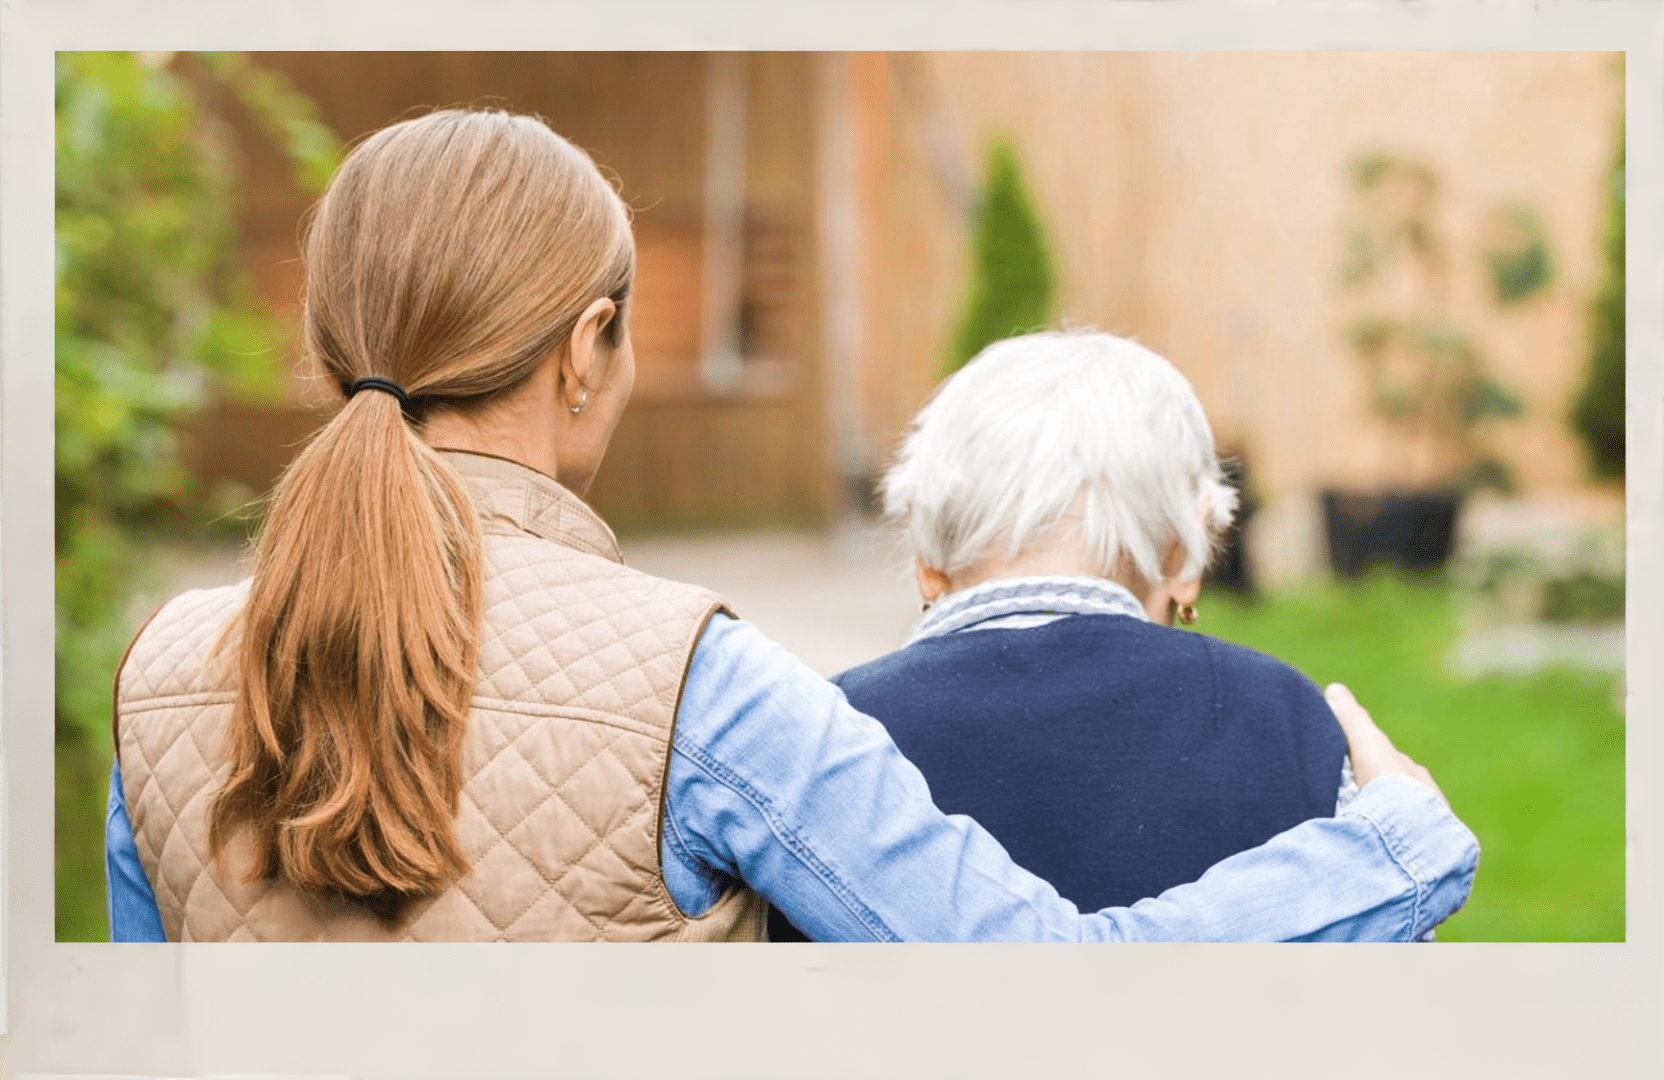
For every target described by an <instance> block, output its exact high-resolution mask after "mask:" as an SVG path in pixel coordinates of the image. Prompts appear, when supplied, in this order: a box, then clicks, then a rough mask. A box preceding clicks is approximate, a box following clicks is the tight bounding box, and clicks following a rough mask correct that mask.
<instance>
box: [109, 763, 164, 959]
mask: <svg viewBox="0 0 1664 1080" xmlns="http://www.w3.org/2000/svg"><path fill="white" fill-rule="evenodd" d="M104 883H105V889H106V893H107V895H108V898H109V905H110V940H111V941H166V940H167V936H166V935H165V934H164V933H163V932H162V913H161V911H160V910H159V909H158V908H157V907H156V893H155V892H154V891H153V890H152V889H151V887H150V879H148V878H146V877H145V876H144V867H142V866H140V865H139V849H138V845H137V844H135V843H134V842H133V823H132V821H131V820H129V819H128V817H127V796H126V794H125V793H124V792H123V791H122V787H121V762H119V761H117V762H116V763H115V764H114V765H112V766H110V802H109V809H108V810H107V811H106V813H105V815H104Z"/></svg>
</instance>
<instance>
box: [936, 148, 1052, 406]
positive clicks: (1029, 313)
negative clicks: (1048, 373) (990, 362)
mask: <svg viewBox="0 0 1664 1080" xmlns="http://www.w3.org/2000/svg"><path fill="white" fill-rule="evenodd" d="M973 236H974V239H973V241H972V244H973V248H972V258H973V263H972V267H971V295H970V299H969V301H968V302H967V303H966V305H965V311H964V314H963V315H962V316H961V317H960V320H959V328H958V331H957V333H956V334H955V335H954V339H953V350H952V353H951V354H950V357H949V364H948V371H949V372H950V373H951V372H953V371H957V370H959V369H960V368H962V367H964V366H965V364H966V362H967V361H969V360H970V359H971V357H973V356H975V355H976V354H977V353H979V352H981V351H982V350H983V348H985V347H986V346H988V345H990V344H992V343H993V342H996V341H999V340H1001V339H1003V338H1008V337H1011V336H1012V335H1014V334H1021V333H1026V332H1028V331H1031V330H1038V329H1042V328H1044V327H1045V326H1046V325H1047V324H1048V323H1050V322H1051V320H1052V317H1053V314H1054V311H1055V304H1056V296H1057V274H1056V272H1055V270H1054V269H1053V265H1052V255H1051V251H1050V248H1049V247H1048V245H1047V243H1046V236H1045V230H1044V229H1043V228H1042V226H1041V224H1040V215H1039V213H1038V212H1037V211H1036V210H1035V207H1034V200H1033V199H1032V198H1031V197H1030V196H1029V193H1028V187H1027V185H1026V184H1024V182H1023V174H1022V167H1021V165H1020V164H1019V163H1018V161H1017V153H1016V151H1015V150H1014V149H1012V147H1011V144H1010V143H1008V142H1005V141H1000V142H996V143H995V144H994V145H993V147H992V148H991V149H990V151H989V154H988V176H987V180H986V182H985V184H984V188H983V194H982V201H981V203H980V205H979V206H978V207H977V213H976V222H975V225H974V227H973Z"/></svg>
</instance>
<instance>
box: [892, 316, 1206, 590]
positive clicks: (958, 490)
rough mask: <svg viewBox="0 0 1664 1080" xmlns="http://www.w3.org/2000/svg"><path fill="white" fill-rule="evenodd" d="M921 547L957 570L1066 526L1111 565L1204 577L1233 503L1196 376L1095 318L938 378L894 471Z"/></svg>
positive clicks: (1117, 572)
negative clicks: (1170, 567)
mask: <svg viewBox="0 0 1664 1080" xmlns="http://www.w3.org/2000/svg"><path fill="white" fill-rule="evenodd" d="M883 496H884V510H885V513H886V515H888V516H889V517H891V518H892V519H894V520H896V521H898V522H900V523H901V524H902V525H903V527H904V529H905V532H906V535H907V539H908V542H909V543H910V545H911V546H912V549H913V554H914V555H915V556H917V558H918V559H919V560H920V561H921V562H923V563H924V564H925V565H926V566H927V567H930V568H932V569H935V570H940V571H941V572H943V573H945V574H949V575H954V574H957V573H960V572H961V571H964V570H966V569H968V568H971V567H974V566H977V565H978V564H980V563H982V562H984V561H985V560H987V559H990V558H993V557H996V556H1003V557H1004V558H1005V559H1007V560H1010V559H1015V558H1016V557H1017V556H1018V555H1020V554H1021V553H1022V552H1023V551H1024V550H1026V549H1027V548H1028V547H1029V546H1030V545H1031V544H1033V543H1034V542H1035V541H1038V540H1042V539H1047V538H1050V537H1052V536H1054V535H1056V534H1057V533H1058V532H1059V531H1060V530H1063V529H1067V528H1074V529H1078V535H1079V539H1080V541H1081V542H1082V543H1083V544H1084V546H1085V548H1086V550H1087V551H1088V552H1089V553H1090V555H1091V557H1092V558H1094V559H1095V560H1096V561H1097V563H1098V565H1099V572H1100V573H1101V574H1102V575H1103V576H1105V577H1122V576H1124V575H1126V574H1128V573H1131V574H1135V575H1137V577H1138V578H1139V579H1141V581H1142V582H1144V583H1148V584H1155V583H1158V582H1161V581H1163V580H1166V579H1167V577H1168V574H1167V572H1166V571H1167V567H1166V565H1164V564H1166V562H1167V560H1168V557H1169V552H1171V551H1172V550H1173V548H1174V546H1175V545H1177V547H1178V549H1179V550H1180V551H1181V552H1182V554H1183V556H1184V561H1183V565H1182V567H1181V568H1180V569H1179V571H1178V574H1177V575H1176V576H1177V578H1178V579H1179V580H1189V579H1191V578H1196V577H1200V576H1201V574H1202V572H1203V571H1204V570H1206V568H1207V565H1208V562H1209V561H1210V560H1211V558H1212V556H1213V553H1214V551H1215V550H1216V549H1217V546H1218V543H1219V541H1220V538H1221V537H1222V536H1223V535H1224V532H1225V530H1226V529H1227V528H1228V527H1229V526H1230V523H1231V517H1232V515H1233V514H1234V513H1235V511H1236V506H1237V493H1236V491H1235V490H1234V489H1233V488H1232V487H1231V485H1230V484H1229V483H1228V482H1227V481H1226V480H1225V477H1224V475H1223V472H1222V470H1221V468H1220V465H1219V457H1218V454H1217V453H1216V451H1215V450H1214V445H1213V433H1212V432H1211V431H1210V430H1209V429H1208V421H1207V417H1206V416H1205V415H1204V414H1203V412H1202V405H1201V402H1200V401H1198V400H1197V399H1196V393H1195V391H1194V390H1192V389H1191V386H1190V383H1189V382H1188V381H1186V379H1185V377H1184V376H1183V375H1181V374H1180V373H1179V371H1178V369H1177V368H1175V367H1174V366H1173V365H1172V364H1170V363H1168V362H1167V361H1166V360H1164V359H1162V358H1161V357H1160V356H1157V355H1156V354H1155V353H1153V352H1151V351H1150V350H1149V349H1146V348H1145V347H1144V346H1142V345H1139V344H1138V343H1136V342H1133V341H1129V340H1127V339H1125V338H1119V337H1115V336H1114V335H1111V334H1105V333H1101V332H1097V331H1083V330H1069V331H1061V332H1045V333H1037V334H1027V335H1024V336H1022V337H1014V338H1009V339H1007V340H1005V341H998V342H995V343H994V344H992V345H990V346H988V347H987V348H986V349H983V350H982V352H980V353H978V354H977V356H976V357H975V358H974V359H973V360H971V362H970V363H969V364H967V365H965V367H964V368H962V369H961V370H960V371H958V372H957V373H955V374H954V375H953V376H951V377H950V378H948V379H947V380H946V381H945V382H943V384H942V385H941V386H940V387H938V388H937V390H936V393H935V394H934V396H933V397H932V398H931V399H930V401H928V402H927V403H926V404H925V406H924V408H922V409H920V410H919V413H918V415H917V416H915V417H914V419H913V424H912V427H911V429H910V430H909V432H908V434H907V437H906V439H905V440H904V441H903V443H902V445H901V449H900V451H899V452H898V454H897V456H896V461H895V464H894V465H893V466H892V467H891V468H890V470H889V472H888V473H887V474H886V475H885V477H884V482H883Z"/></svg>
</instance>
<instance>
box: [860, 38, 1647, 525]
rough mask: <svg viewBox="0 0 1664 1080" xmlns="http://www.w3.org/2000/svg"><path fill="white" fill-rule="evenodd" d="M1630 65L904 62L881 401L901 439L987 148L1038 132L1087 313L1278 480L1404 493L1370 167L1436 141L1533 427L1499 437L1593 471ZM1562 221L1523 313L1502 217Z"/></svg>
mask: <svg viewBox="0 0 1664 1080" xmlns="http://www.w3.org/2000/svg"><path fill="white" fill-rule="evenodd" d="M1613 64H1614V61H1613V58H1612V57H1611V56H1610V55H1608V54H1588V53H1582V54H1579V53H1365V52H1354V53H1311V54H1306V53H1279V54H1262V53H1230V54H1204V53H1161V54H1154V53H1149V54H1143V53H1137V54H1115V53H1097V54H1086V53H1078V54H1069V53H1064V54H1022V53H1011V54H1000V53H945V54H911V55H893V56H891V57H890V58H889V63H888V64H887V65H886V67H885V68H884V70H883V75H884V77H885V78H886V79H887V80H888V81H889V90H890V93H889V95H888V99H889V100H891V101H893V102H894V103H895V107H894V108H892V109H891V110H890V113H889V119H888V141H887V143H886V150H885V153H886V156H887V158H888V160H889V161H890V162H891V163H892V166H893V167H892V175H893V181H892V183H891V185H890V188H889V191H888V192H887V198H886V205H885V206H883V207H880V208H877V210H876V212H880V213H882V214H884V215H885V216H886V221H887V223H888V229H887V233H886V235H887V238H888V240H887V251H886V256H887V258H886V262H885V265H884V268H883V270H882V273H883V276H884V277H885V279H886V280H887V281H889V282H890V287H889V289H888V290H887V291H886V296H885V298H884V299H883V301H882V302H881V303H880V304H879V306H878V308H877V310H875V311H874V312H873V319H874V321H875V324H876V325H878V326H881V327H882V328H883V331H884V334H883V338H884V343H883V347H882V348H879V349H875V350H874V351H873V353H872V357H873V358H874V362H875V363H879V364H881V365H882V369H883V372H886V373H887V375H883V376H882V377H879V378H876V379H869V386H868V392H867V396H866V398H865V400H864V407H865V410H866V417H867V420H868V423H869V427H870V430H871V432H872V435H873V437H874V438H875V439H876V440H878V441H879V442H881V443H883V444H884V445H885V447H886V449H887V448H888V446H889V445H892V444H893V439H894V436H895V433H896V432H897V431H899V430H900V428H901V426H902V424H904V422H905V417H906V415H907V413H908V412H909V411H910V410H911V409H912V408H913V407H915V406H916V405H917V404H918V403H919V401H921V400H922V399H923V397H924V395H925V394H926V393H928V390H929V387H930V386H931V385H933V383H934V381H935V378H936V376H937V374H938V365H939V363H940V358H941V357H942V356H943V355H945V352H946V347H947V342H948V341H949V339H950V336H951V334H952V330H953V325H954V320H955V319H956V317H957V314H958V306H959V304H960V303H961V302H962V298H963V296H964V294H965V288H966V274H967V260H968V249H969V237H968V233H967V223H968V218H969V208H970V202H971V200H972V199H973V198H974V188H975V186H976V184H977V183H978V182H979V180H980V173H981V169H982V162H983V156H984V154H985V150H986V146H987V144H988V142H989V140H991V139H992V138H994V137H996V136H997V135H1001V134H1004V135H1007V136H1009V137H1010V138H1011V139H1012V140H1013V141H1014V142H1015V144H1016V146H1017V148H1018V150H1019V153H1020V154H1021V157H1022V161H1023V165H1024V167H1025V169H1026V171H1027V175H1028V178H1029V181H1030V184H1031V187H1032V189H1033V192H1034V194H1035V197H1036V199H1037V201H1038V203H1039V206H1040V209H1041V213H1042V215H1043V217H1044V219H1045V222H1046V225H1047V227H1048V230H1049V233H1050V236H1051V239H1052V242H1053V245H1054V249H1055V251H1056V255H1057V260H1058V264H1059V269H1060V276H1061V278H1062V305H1063V314H1064V316H1065V317H1066V318H1072V319H1077V320H1081V321H1085V322H1091V323H1094V324H1096V325H1098V326H1101V327H1103V328H1105V329H1108V330H1113V331H1116V332H1121V333H1127V334H1130V335H1132V336H1135V337H1137V338H1139V339H1140V340H1142V341H1144V342H1145V343H1146V344H1148V345H1150V346H1151V347H1153V348H1155V349H1157V350H1158V351H1160V352H1161V353H1163V354H1164V355H1166V356H1167V357H1168V358H1169V359H1171V360H1172V361H1173V362H1174V363H1175V364H1176V365H1178V366H1179V367H1180V368H1181V370H1183V371H1184V372H1185V373H1186V374H1187V375H1189V376H1190V378H1191V380H1192V382H1193V383H1194V384H1195V385H1196V388H1197V390H1198V393H1199V394H1200V396H1201V398H1202V400H1203V404H1204V405H1205V406H1206V408H1207V411H1208V414H1209V416H1210V417H1211V418H1212V421H1213V424H1214V429H1215V433H1216V435H1217V436H1218V437H1219V439H1220V441H1221V442H1222V443H1225V444H1228V445H1231V446H1233V447H1237V448H1240V449H1242V450H1243V451H1245V452H1246V453H1247V454H1248V455H1249V457H1250V461H1251V465H1252V467H1253V470H1254V476H1255V482H1256V484H1257V485H1258V486H1259V487H1260V489H1261V492H1262V494H1264V495H1265V496H1267V497H1268V498H1270V499H1272V500H1282V499H1287V498H1289V497H1291V496H1292V497H1298V498H1302V499H1303V498H1306V497H1308V496H1310V495H1311V494H1312V493H1314V492H1315V491H1316V490H1317V489H1319V488H1320V487H1322V486H1325V485H1356V486H1363V487H1368V486H1371V485H1376V484H1382V483H1390V482H1391V479H1392V477H1393V475H1394V460H1393V458H1394V456H1395V454H1397V453H1398V449H1397V448H1396V447H1395V445H1394V441H1393V438H1392V437H1391V435H1390V433H1389V432H1388V431H1387V430H1386V429H1385V427H1384V425H1383V424H1382V423H1381V422H1380V421H1379V420H1378V419H1377V418H1376V417H1375V416H1374V415H1373V413H1372V411H1371V409H1370V407H1369V404H1368V400H1367V392H1366V388H1365V384H1364V380H1363V377H1362V375H1363V373H1362V371H1361V368H1360V366H1359V365H1358V363H1357V361H1356V360H1355V359H1354V358H1353V356H1352V354H1351V353H1350V351H1349V350H1348V349H1347V347H1346V345H1345V343H1344V340H1343V337H1342V328H1343V327H1344V325H1345V321H1346V310H1347V308H1346V300H1347V298H1346V296H1345V295H1344V294H1343V293H1342V291H1341V289H1340V288H1339V286H1338V285H1337V283H1336V267H1337V265H1338V262H1339V255H1340V251H1341V244H1342V240H1343V237H1344V235H1345V231H1346V218H1347V213H1348V205H1349V203H1348V200H1349V196H1350V193H1349V190H1348V182H1347V177H1346V169H1347V163H1348V162H1349V161H1350V160H1351V159H1352V158H1353V156H1354V155H1355V154H1357V153H1359V152H1360V151H1366V150H1384V151H1388V152H1392V153H1398V154H1404V155H1411V156H1416V157H1420V158H1422V159H1424V160H1426V161H1427V162H1428V163H1429V164H1431V165H1432V166H1433V167H1434V169H1435V170H1436V171H1437V173H1438V174H1439V177H1440V179H1441V181H1442V185H1443V210H1444V212H1445V220H1443V221H1441V222H1440V224H1441V226H1443V228H1444V230H1445V235H1446V237H1447V239H1448V241H1449V242H1450V244H1451V246H1452V248H1453V249H1454V251H1455V252H1456V259H1457V264H1456V265H1457V271H1458V272H1457V274H1456V282H1457V284H1456V290H1455V291H1456V297H1455V305H1456V315H1457V316H1458V319H1459V321H1460V322H1461V323H1462V324H1463V325H1464V326H1466V327H1467V329H1468V330H1469V331H1470V333H1471V334H1472V336H1473V337H1474V339H1475V340H1476V342H1477V343H1478V344H1479V346H1480V347H1481V349H1482V350H1483V352H1484V353H1485V355H1486V356H1487V357H1488V358H1489V360H1490V361H1491V363H1492V365H1493V368H1494V370H1495V372H1496V374H1497V375H1498V376H1499V377H1500V378H1501V379H1502V380H1503V381H1504V382H1505V383H1506V384H1508V385H1509V386H1510V387H1511V388H1512V389H1514V391H1515V392H1516V393H1517V394H1518V395H1519V396H1520V397H1521V398H1522V399H1523V400H1524V402H1525V407H1526V415H1525V416H1524V417H1523V418H1521V419H1519V420H1514V421H1505V422H1502V423H1499V424H1497V425H1496V426H1495V427H1494V428H1493V429H1492V434H1493V435H1494V439H1495V445H1496V446H1497V448H1498V449H1499V450H1500V451H1501V453H1502V455H1503V456H1504V457H1505V458H1506V460H1507V461H1508V463H1509V464H1510V465H1511V466H1512V467H1513V469H1514V470H1515V472H1516V474H1517V476H1518V478H1519V479H1520V481H1521V482H1522V484H1523V486H1525V487H1526V488H1527V489H1528V490H1531V491H1536V492H1541V491H1559V490H1563V489H1572V488H1576V487H1579V486H1580V485H1582V484H1583V482H1584V473H1583V463H1582V454H1581V449H1580V447H1579V445H1578V443H1577V442H1576V441H1575V438H1574V436H1573V435H1572V434H1571V432H1570V430H1569V429H1568V427H1567V426H1566V423H1565V421H1564V416H1565V414H1566V411H1567V409H1568V407H1569V404H1570V400H1571V397H1572V395H1573V393H1574V392H1575V389H1576V386H1577V384H1578V380H1579V377H1580V374H1581V370H1582V363H1583V350H1584V333H1585V309H1586V304H1587V301H1588V297H1589V296H1590V295H1591V292H1592V290H1593V289H1594V287H1595V285H1596V282H1597V279H1598V275H1599V266H1598V257H1599V249H1598V237H1599V232H1600V226H1601V215H1602V214H1603V212H1604V201H1603V190H1604V183H1605V176H1606V169H1607V165H1608V162H1609V160H1610V155H1611V153H1612V150H1613V137H1614V134H1615V131H1616V128H1615V123H1616V120H1617V117H1618V112H1619V108H1620V106H1621V101H1622V84H1621V80H1620V77H1619V76H1618V74H1617V73H1616V70H1615V68H1614V66H1613ZM1514 201H1520V202H1525V203H1527V204H1529V205H1531V206H1533V207H1535V208H1536V210H1537V211H1538V212H1539V214H1540V215H1541V217H1542V219H1543V222H1544V224H1545V227H1546V230H1547V233H1548V236H1549V241H1550V244H1551V250H1552V254H1553V257H1554V261H1555V267H1556V278H1555V281H1554V283H1553V285H1552V286H1551V287H1550V288H1549V289H1548V290H1546V291H1545V292H1543V293H1540V294H1538V295H1537V296H1536V297H1533V298H1531V299H1530V300H1528V301H1526V302H1525V303H1523V304H1520V305H1517V306H1516V307H1512V308H1503V309H1499V308H1497V307H1496V306H1495V305H1494V304H1492V303H1491V302H1490V300H1489V299H1488V296H1487V294H1486V291H1487V289H1488V287H1489V286H1488V279H1487V278H1486V276H1485V275H1484V273H1483V268H1482V265H1481V262H1480V259H1481V254H1480V253H1481V251H1482V248H1483V234H1482V230H1483V229H1484V228H1485V227H1486V225H1487V221H1488V215H1489V214H1490V212H1491V211H1492V210H1493V208H1494V207H1495V206H1497V205H1498V204H1501V203H1505V202H1514Z"/></svg>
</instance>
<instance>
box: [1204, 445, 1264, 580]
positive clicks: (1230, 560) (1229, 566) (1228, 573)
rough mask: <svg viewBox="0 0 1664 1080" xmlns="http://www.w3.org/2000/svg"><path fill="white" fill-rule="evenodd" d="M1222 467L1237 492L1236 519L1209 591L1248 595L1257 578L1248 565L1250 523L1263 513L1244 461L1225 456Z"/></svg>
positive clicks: (1209, 577)
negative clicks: (1215, 590)
mask: <svg viewBox="0 0 1664 1080" xmlns="http://www.w3.org/2000/svg"><path fill="white" fill-rule="evenodd" d="M1221 464H1222V465H1223V467H1224V471H1225V479H1226V480H1227V481H1229V482H1230V484H1231V485H1232V486H1233V487H1235V488H1236V490H1237V508H1236V520H1235V521H1233V522H1232V523H1231V529H1230V532H1228V533H1226V534H1225V539H1224V541H1223V542H1222V543H1221V545H1220V549H1219V557H1218V558H1216V559H1215V560H1214V561H1213V565H1212V566H1210V567H1209V568H1208V572H1207V577H1206V579H1205V581H1206V584H1207V587H1208V588H1209V589H1223V590H1224V591H1226V592H1232V593H1237V594H1239V595H1242V596H1248V595H1251V594H1252V593H1253V591H1254V577H1253V571H1252V568H1251V567H1250V566H1249V564H1248V549H1247V540H1246V537H1247V535H1248V531H1247V530H1248V522H1249V520H1250V519H1251V518H1252V517H1253V516H1254V514H1255V513H1256V512H1257V511H1258V510H1259V500H1258V499H1256V498H1254V494H1253V489H1252V488H1250V487H1249V485H1248V469H1247V465H1246V464H1245V463H1244V462H1243V460H1242V458H1240V457H1232V456H1225V457H1224V458H1223V459H1222V461H1221Z"/></svg>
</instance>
